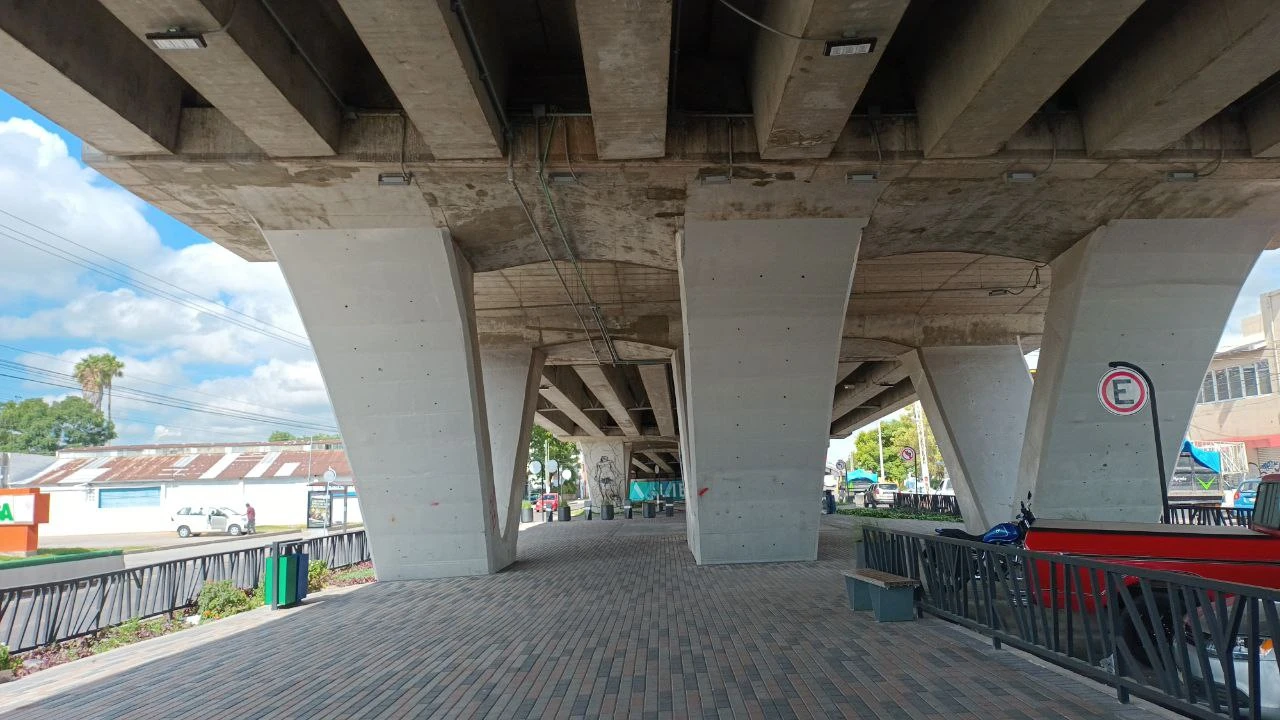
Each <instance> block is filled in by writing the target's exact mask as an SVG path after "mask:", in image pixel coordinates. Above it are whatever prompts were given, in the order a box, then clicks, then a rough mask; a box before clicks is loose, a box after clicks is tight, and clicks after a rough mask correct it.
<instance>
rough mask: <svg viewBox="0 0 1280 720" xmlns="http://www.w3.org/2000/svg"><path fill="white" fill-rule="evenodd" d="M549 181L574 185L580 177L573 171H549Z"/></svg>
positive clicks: (556, 183) (554, 183) (553, 183)
mask: <svg viewBox="0 0 1280 720" xmlns="http://www.w3.org/2000/svg"><path fill="white" fill-rule="evenodd" d="M547 181H548V182H550V183H551V184H552V185H574V184H577V182H578V178H577V176H575V175H574V174H573V173H567V172H553V173H547Z"/></svg>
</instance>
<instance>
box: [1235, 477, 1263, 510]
mask: <svg viewBox="0 0 1280 720" xmlns="http://www.w3.org/2000/svg"><path fill="white" fill-rule="evenodd" d="M1261 482H1262V481H1261V480H1242V481H1241V482H1240V487H1238V488H1236V491H1235V492H1234V493H1232V495H1231V498H1232V500H1231V505H1232V507H1238V508H1251V507H1253V506H1254V505H1255V504H1257V502H1258V484H1259V483H1261Z"/></svg>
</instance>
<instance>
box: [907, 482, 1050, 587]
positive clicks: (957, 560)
mask: <svg viewBox="0 0 1280 720" xmlns="http://www.w3.org/2000/svg"><path fill="white" fill-rule="evenodd" d="M1030 500H1031V493H1027V500H1026V501H1023V502H1020V503H1019V505H1020V506H1021V510H1020V512H1019V513H1018V517H1017V518H1016V519H1015V522H1003V523H999V524H997V525H995V526H994V527H992V528H991V529H990V530H988V531H986V532H985V533H983V534H981V535H975V534H973V533H967V532H965V531H964V530H961V529H960V528H937V529H936V530H934V532H935V533H937V535H938V536H939V537H945V538H952V539H955V540H967V541H969V542H975V543H983V544H985V545H999V546H1003V547H1010V546H1012V547H1019V548H1020V547H1023V542H1024V541H1025V540H1026V537H1027V531H1028V530H1029V529H1030V528H1031V526H1032V524H1034V523H1035V521H1036V517H1035V514H1033V513H1032V512H1031V508H1030V507H1028V506H1027V502H1029V501H1030ZM935 553H936V554H937V555H938V557H934V555H935ZM921 559H922V560H923V561H924V564H925V566H926V568H927V569H928V570H929V571H930V573H931V574H932V575H933V577H934V578H935V581H936V582H939V583H941V584H942V585H944V586H945V585H949V586H952V587H954V588H956V589H959V588H961V587H963V586H964V585H966V584H967V583H969V582H970V581H971V580H977V581H979V582H981V581H983V580H984V577H985V575H986V574H987V573H988V572H989V573H991V574H992V575H993V577H992V578H991V579H992V580H993V581H1001V582H1002V581H1003V580H1006V579H1007V580H1011V581H1014V582H1013V583H1012V586H1013V587H1014V588H1018V589H1017V590H1015V592H1017V593H1018V595H1020V596H1023V597H1021V598H1020V599H1019V601H1020V602H1022V603H1024V604H1025V603H1026V601H1027V598H1026V597H1025V595H1026V593H1025V590H1024V589H1022V588H1023V583H1022V581H1023V579H1024V576H1025V570H1024V568H1023V564H1022V560H1021V558H1019V557H1017V556H1009V555H1006V554H1004V553H989V552H986V551H984V550H979V549H976V548H963V547H958V546H950V547H945V546H944V547H938V546H935V547H934V548H932V549H929V548H926V549H925V550H924V552H923V554H922V558H921ZM988 568H990V570H988Z"/></svg>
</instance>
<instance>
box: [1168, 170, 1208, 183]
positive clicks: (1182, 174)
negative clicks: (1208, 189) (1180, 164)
mask: <svg viewBox="0 0 1280 720" xmlns="http://www.w3.org/2000/svg"><path fill="white" fill-rule="evenodd" d="M1164 179H1165V180H1166V181H1168V182H1195V181H1196V180H1199V179H1200V175H1199V174H1198V173H1197V172H1196V171H1194V170H1174V171H1173V172H1169V173H1165V176H1164Z"/></svg>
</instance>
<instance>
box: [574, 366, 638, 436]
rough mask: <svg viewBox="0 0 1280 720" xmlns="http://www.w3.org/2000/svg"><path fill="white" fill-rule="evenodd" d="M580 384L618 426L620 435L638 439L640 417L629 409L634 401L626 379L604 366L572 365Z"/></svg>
mask: <svg viewBox="0 0 1280 720" xmlns="http://www.w3.org/2000/svg"><path fill="white" fill-rule="evenodd" d="M573 369H574V370H576V371H577V372H578V376H579V377H581V378H582V382H583V383H585V384H586V386H587V389H589V390H590V391H591V394H592V395H595V396H596V399H597V400H599V401H600V404H601V405H603V406H604V409H605V410H607V411H608V412H609V416H610V417H612V418H613V421H614V422H615V423H617V424H618V428H619V429H621V430H622V434H623V435H626V436H628V437H640V434H641V432H640V431H641V426H640V415H639V414H638V413H636V412H635V411H634V410H632V409H631V408H633V407H635V399H634V398H632V397H631V390H630V389H629V388H628V387H627V379H626V378H625V377H623V375H622V371H621V370H619V369H618V368H616V367H606V366H604V365H574V366H573Z"/></svg>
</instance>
